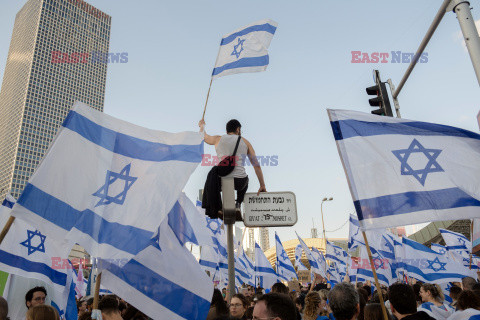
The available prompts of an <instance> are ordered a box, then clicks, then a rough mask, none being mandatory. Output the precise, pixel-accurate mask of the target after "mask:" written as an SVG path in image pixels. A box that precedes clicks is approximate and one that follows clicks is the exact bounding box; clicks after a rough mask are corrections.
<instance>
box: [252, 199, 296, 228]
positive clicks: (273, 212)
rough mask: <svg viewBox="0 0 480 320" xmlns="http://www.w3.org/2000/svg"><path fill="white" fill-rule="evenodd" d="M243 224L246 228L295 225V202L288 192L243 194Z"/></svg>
mask: <svg viewBox="0 0 480 320" xmlns="http://www.w3.org/2000/svg"><path fill="white" fill-rule="evenodd" d="M243 206H244V214H243V222H244V223H245V226H247V227H285V226H293V225H294V224H295V223H297V202H296V200H295V194H294V193H293V192H290V191H284V192H262V193H260V195H258V196H257V194H256V193H247V194H245V200H244V201H243Z"/></svg>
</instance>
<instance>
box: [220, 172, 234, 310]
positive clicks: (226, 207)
mask: <svg viewBox="0 0 480 320" xmlns="http://www.w3.org/2000/svg"><path fill="white" fill-rule="evenodd" d="M222 203H223V222H224V223H225V225H226V226H227V251H228V299H229V300H228V301H230V299H231V298H232V296H233V295H234V294H235V256H234V252H233V225H234V224H235V184H234V180H233V178H222Z"/></svg>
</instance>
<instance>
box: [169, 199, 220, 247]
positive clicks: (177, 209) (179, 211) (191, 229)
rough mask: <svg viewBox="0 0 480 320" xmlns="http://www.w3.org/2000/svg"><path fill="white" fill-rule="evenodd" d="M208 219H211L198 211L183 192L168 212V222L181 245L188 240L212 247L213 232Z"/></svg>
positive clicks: (198, 244)
mask: <svg viewBox="0 0 480 320" xmlns="http://www.w3.org/2000/svg"><path fill="white" fill-rule="evenodd" d="M207 219H208V220H207ZM210 220H212V219H209V218H208V217H206V216H205V215H204V214H202V213H200V211H199V210H198V209H197V207H195V206H194V205H193V202H192V201H191V200H190V199H188V197H187V195H186V194H185V193H183V192H182V193H181V195H180V198H179V199H178V201H177V202H176V203H175V204H174V206H173V208H172V210H170V212H169V213H168V224H169V225H170V228H172V230H173V232H174V233H175V235H176V236H177V238H178V240H179V241H180V243H181V244H182V245H184V244H185V243H186V242H190V243H193V244H196V245H197V246H210V247H213V246H214V243H213V239H212V238H213V237H214V236H215V234H214V233H213V231H212V229H211V226H210V228H209V225H208V224H207V223H208V222H209V221H210Z"/></svg>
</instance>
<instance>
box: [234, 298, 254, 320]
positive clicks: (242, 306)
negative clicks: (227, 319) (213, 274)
mask: <svg viewBox="0 0 480 320" xmlns="http://www.w3.org/2000/svg"><path fill="white" fill-rule="evenodd" d="M248 307H249V306H248V301H247V298H245V296H244V295H243V294H241V293H237V294H235V295H233V297H232V299H231V300H230V315H231V316H232V317H235V318H238V319H241V320H246V319H247V318H246V316H245V312H246V311H247V308H248Z"/></svg>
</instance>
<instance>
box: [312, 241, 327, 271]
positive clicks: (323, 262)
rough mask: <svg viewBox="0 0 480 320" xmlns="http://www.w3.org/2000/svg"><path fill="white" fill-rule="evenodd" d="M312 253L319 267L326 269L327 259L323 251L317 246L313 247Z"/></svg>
mask: <svg viewBox="0 0 480 320" xmlns="http://www.w3.org/2000/svg"><path fill="white" fill-rule="evenodd" d="M312 255H313V257H314V258H315V260H316V261H317V263H318V268H319V269H320V270H325V269H326V267H327V260H325V256H324V255H323V253H321V252H320V251H319V250H318V249H317V248H315V247H312ZM320 275H322V274H320Z"/></svg>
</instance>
